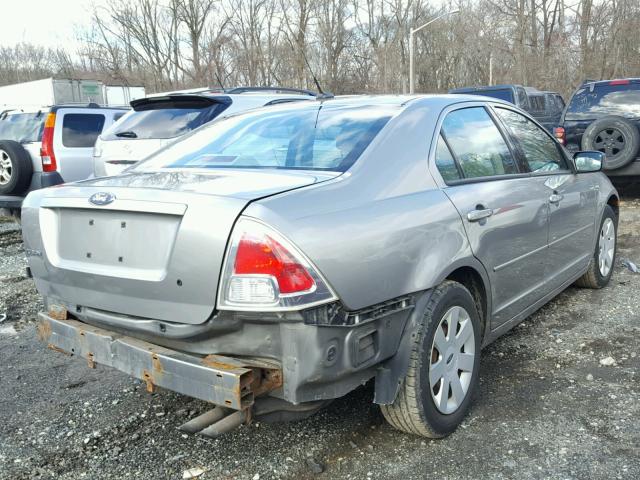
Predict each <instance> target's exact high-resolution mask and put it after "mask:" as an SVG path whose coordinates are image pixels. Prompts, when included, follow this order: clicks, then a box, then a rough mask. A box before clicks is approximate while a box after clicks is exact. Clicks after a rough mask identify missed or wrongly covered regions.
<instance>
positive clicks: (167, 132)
mask: <svg viewBox="0 0 640 480" xmlns="http://www.w3.org/2000/svg"><path fill="white" fill-rule="evenodd" d="M227 106H228V105H227V104H224V103H216V104H213V105H212V104H210V103H204V102H198V104H193V103H191V104H185V105H184V106H181V105H178V104H176V103H175V102H173V103H171V104H169V105H165V104H159V105H156V106H154V108H151V109H148V110H147V109H145V110H143V111H131V112H129V113H127V114H126V115H124V116H123V117H122V118H121V119H120V121H119V122H117V123H115V124H114V125H113V126H112V127H111V128H109V129H108V130H107V131H106V132H104V134H103V135H102V138H104V139H105V140H125V139H150V138H174V137H179V136H180V135H184V134H185V133H188V132H190V131H191V130H193V129H195V128H198V127H199V126H201V125H203V124H205V123H206V122H209V121H211V120H213V119H214V118H215V117H217V116H218V115H220V113H222V111H223V110H225V109H226V108H227ZM147 108H148V107H147Z"/></svg>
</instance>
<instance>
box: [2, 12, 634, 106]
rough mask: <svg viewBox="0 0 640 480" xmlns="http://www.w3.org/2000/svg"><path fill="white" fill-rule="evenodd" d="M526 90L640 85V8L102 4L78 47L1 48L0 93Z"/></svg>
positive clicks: (81, 31) (84, 28)
mask: <svg viewBox="0 0 640 480" xmlns="http://www.w3.org/2000/svg"><path fill="white" fill-rule="evenodd" d="M455 9H458V10H459V13H457V14H451V15H447V16H445V17H443V18H441V19H439V20H437V21H436V22H434V23H432V24H431V25H429V26H428V27H427V28H425V29H423V30H421V31H420V32H418V33H417V34H416V36H415V72H416V91H417V92H442V91H446V90H447V89H449V88H454V87H460V86H467V85H481V84H488V83H489V82H492V83H494V84H496V83H519V84H523V85H530V86H535V87H538V88H540V89H544V90H554V91H559V92H561V93H563V94H565V95H566V94H568V93H569V92H570V91H571V90H572V89H573V88H575V87H576V86H577V85H578V84H580V83H581V82H582V81H583V80H585V79H605V78H616V77H628V76H640V41H639V38H640V37H639V36H638V32H640V2H639V1H638V0H459V1H452V2H450V3H441V2H438V3H437V4H434V3H431V2H429V1H426V0H106V1H104V2H101V3H100V4H96V5H95V6H93V7H92V11H91V22H90V23H89V24H88V25H84V26H82V27H81V28H79V29H78V31H77V32H76V35H77V40H78V42H77V45H79V47H78V48H74V49H73V50H70V49H68V48H65V47H62V46H60V47H56V48H51V47H49V48H47V47H44V46H38V45H32V44H28V43H21V44H18V45H15V46H11V47H9V46H5V47H2V48H0V84H9V83H15V82H19V81H27V80H35V79H39V78H44V77H47V76H57V77H61V78H69V77H72V78H97V79H100V80H103V81H105V82H107V83H125V84H130V85H144V86H145V87H147V89H148V91H149V92H154V91H167V90H172V89H182V88H192V87H202V86H210V87H219V86H223V87H231V86H239V85H263V86H266V85H280V86H289V87H299V88H311V89H315V83H314V80H313V76H314V75H315V76H316V77H317V79H318V81H319V82H320V84H321V86H322V87H323V89H324V90H327V91H332V92H334V93H336V94H344V93H364V92H369V93H404V92H407V90H408V85H409V81H408V71H409V57H408V52H409V44H408V42H409V30H410V29H411V28H415V27H418V26H420V25H422V24H424V23H425V22H427V21H429V20H431V19H433V18H435V17H436V16H438V15H440V14H441V13H443V12H447V11H452V10H455Z"/></svg>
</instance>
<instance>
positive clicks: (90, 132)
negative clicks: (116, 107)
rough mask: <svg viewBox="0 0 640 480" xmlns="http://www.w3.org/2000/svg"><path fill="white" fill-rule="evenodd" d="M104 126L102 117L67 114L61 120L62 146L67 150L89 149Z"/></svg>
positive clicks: (87, 114)
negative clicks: (67, 148)
mask: <svg viewBox="0 0 640 480" xmlns="http://www.w3.org/2000/svg"><path fill="white" fill-rule="evenodd" d="M103 126H104V115H98V114H94V113H67V114H65V115H64V117H63V118H62V145H64V146H65V147H69V148H91V147H93V145H94V144H95V143H96V139H97V138H98V135H100V132H102V127H103Z"/></svg>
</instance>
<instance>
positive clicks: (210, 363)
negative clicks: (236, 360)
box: [202, 355, 242, 370]
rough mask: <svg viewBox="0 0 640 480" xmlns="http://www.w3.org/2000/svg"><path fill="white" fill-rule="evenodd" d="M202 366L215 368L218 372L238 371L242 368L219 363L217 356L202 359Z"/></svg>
mask: <svg viewBox="0 0 640 480" xmlns="http://www.w3.org/2000/svg"><path fill="white" fill-rule="evenodd" d="M202 364H203V365H205V366H207V367H211V368H217V369H219V370H238V369H239V368H242V367H239V366H238V365H231V364H229V363H225V362H223V361H221V360H220V357H219V356H217V355H208V356H206V357H204V358H203V359H202Z"/></svg>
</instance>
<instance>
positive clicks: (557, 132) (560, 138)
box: [553, 127, 566, 145]
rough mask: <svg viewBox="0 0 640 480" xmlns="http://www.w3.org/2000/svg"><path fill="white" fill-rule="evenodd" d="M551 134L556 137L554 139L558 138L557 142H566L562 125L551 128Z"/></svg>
mask: <svg viewBox="0 0 640 480" xmlns="http://www.w3.org/2000/svg"><path fill="white" fill-rule="evenodd" d="M553 134H554V135H555V137H556V140H558V142H560V143H561V144H562V145H564V144H565V142H566V138H565V136H564V128H562V127H556V128H554V129H553Z"/></svg>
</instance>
